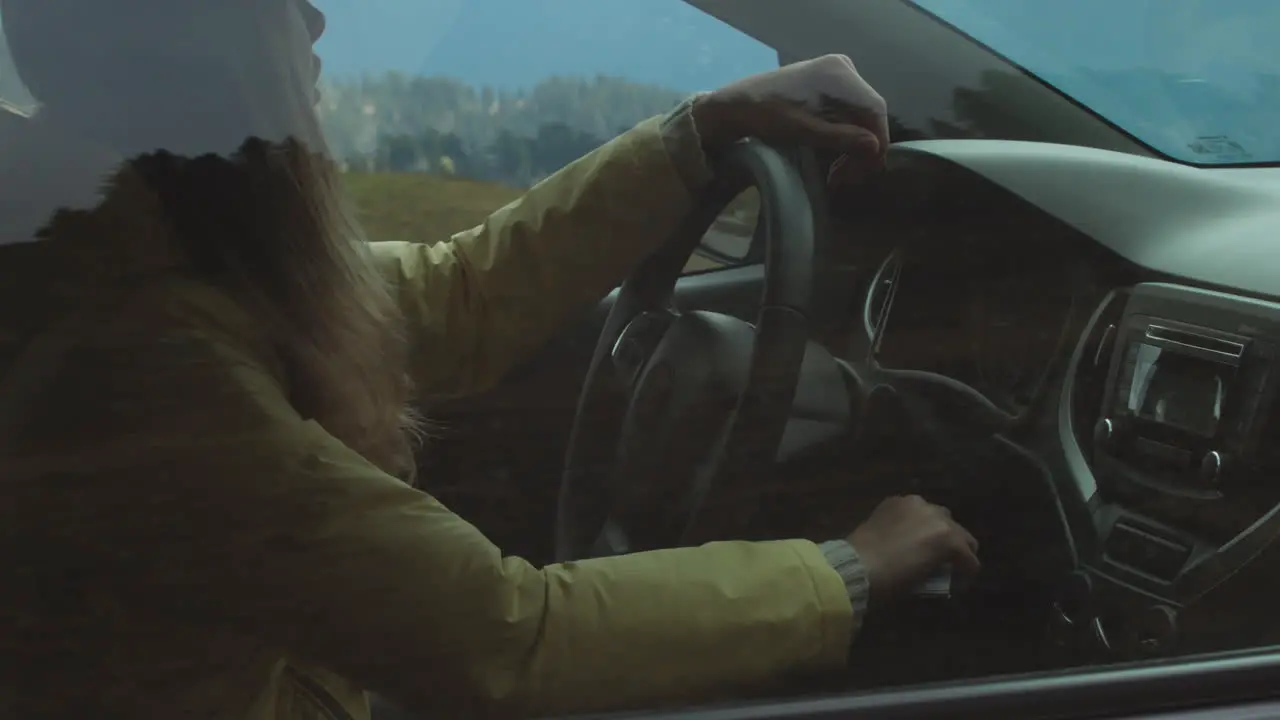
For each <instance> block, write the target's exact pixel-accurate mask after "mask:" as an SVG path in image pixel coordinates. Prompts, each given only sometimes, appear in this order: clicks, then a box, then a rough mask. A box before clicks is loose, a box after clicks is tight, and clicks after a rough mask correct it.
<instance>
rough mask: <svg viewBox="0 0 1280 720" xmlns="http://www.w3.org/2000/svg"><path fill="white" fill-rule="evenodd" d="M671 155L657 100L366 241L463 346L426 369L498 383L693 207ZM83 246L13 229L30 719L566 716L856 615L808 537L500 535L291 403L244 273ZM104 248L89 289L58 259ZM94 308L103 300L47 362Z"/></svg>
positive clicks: (822, 654) (663, 688)
mask: <svg viewBox="0 0 1280 720" xmlns="http://www.w3.org/2000/svg"><path fill="white" fill-rule="evenodd" d="M673 162H674V159H673V157H672V155H671V153H669V152H668V151H667V149H666V148H665V147H664V144H663V142H662V138H661V133H660V129H659V122H658V121H657V120H652V121H648V122H645V123H642V124H641V125H639V126H638V127H637V128H636V129H634V130H633V131H631V132H629V133H627V134H625V135H623V136H622V137H620V138H618V139H617V140H615V141H613V142H611V143H610V144H608V145H607V146H605V147H603V148H602V149H600V150H598V151H597V152H595V153H593V154H592V155H590V156H588V157H587V158H585V159H583V160H581V161H579V162H577V163H575V164H573V165H571V166H569V167H568V168H566V169H565V170H563V171H562V172H560V173H559V174H557V175H556V176H554V177H553V178H552V179H550V180H549V181H547V182H545V183H543V184H541V185H539V186H538V187H536V188H534V189H533V190H531V191H529V193H528V194H527V195H526V196H525V197H524V198H522V199H521V200H519V201H517V202H515V203H513V204H511V205H510V206H508V207H505V208H502V209H501V210H498V211H497V212H495V213H494V214H493V215H492V217H490V218H489V219H488V221H487V222H485V223H484V224H483V225H482V226H480V227H478V228H475V229H473V230H470V231H467V232H464V233H461V234H459V235H457V236H455V237H453V238H452V239H451V240H446V241H445V242H442V243H439V244H435V245H431V244H429V243H430V242H432V241H434V240H435V238H423V241H424V242H423V243H422V244H406V243H376V244H375V252H376V255H377V257H378V259H379V261H380V263H381V264H382V265H383V266H384V267H385V270H386V272H387V274H388V277H390V278H392V279H393V280H394V281H395V283H396V286H397V296H398V298H399V300H400V302H401V303H402V305H403V307H404V310H405V315H406V316H407V317H408V318H409V320H410V322H411V327H410V331H411V332H412V333H416V334H417V335H416V336H415V337H413V338H411V340H412V345H413V347H416V348H432V349H446V350H447V352H433V353H431V354H426V353H424V354H421V355H420V356H418V357H416V359H415V366H414V368H413V370H414V373H415V380H416V382H417V383H418V386H419V387H420V388H424V389H426V390H428V391H442V390H448V391H451V392H465V391H468V390H472V389H475V388H478V387H482V386H486V385H489V384H491V383H493V382H495V381H497V380H498V379H499V378H501V377H502V375H503V374H504V373H505V372H506V371H507V370H508V369H509V368H510V367H511V366H512V365H513V364H514V363H516V362H519V361H521V360H523V359H526V358H527V357H528V356H529V354H530V353H531V352H532V351H534V350H535V349H536V348H537V347H538V346H539V345H540V344H541V343H543V342H544V341H545V340H546V339H547V338H548V337H549V336H550V335H551V333H553V332H554V331H555V330H556V329H558V328H559V327H560V326H561V324H562V323H563V322H565V321H566V320H567V319H568V318H570V317H571V316H572V315H573V314H574V313H576V312H578V311H581V310H583V309H585V308H587V307H588V306H589V305H590V304H591V303H593V302H595V301H596V300H598V299H599V298H600V297H602V296H603V295H604V294H605V293H606V292H607V291H608V290H609V289H611V288H612V287H613V286H615V285H616V284H617V283H618V282H619V281H620V280H621V279H622V278H623V277H624V276H625V275H626V274H627V272H628V271H629V270H630V269H631V268H632V267H633V266H634V265H635V264H636V262H637V261H638V260H640V259H641V258H642V257H643V256H645V255H646V254H648V253H649V252H650V251H652V250H653V249H654V247H655V244H656V243H658V242H660V241H661V240H663V239H664V238H666V237H668V236H670V235H671V233H672V231H673V229H674V228H675V226H676V224H677V222H678V221H679V220H680V219H681V218H682V216H684V215H685V213H686V212H687V211H688V210H689V209H690V206H691V202H692V198H691V195H690V192H689V190H688V189H687V185H686V184H685V183H683V182H682V181H681V179H680V175H679V173H677V171H676V167H675V165H674V164H673ZM32 182H36V180H35V179H33V180H32ZM640 198H643V199H644V200H643V202H640V201H639V199H640ZM82 252H83V253H84V254H83V255H80V254H79V253H82ZM91 255H92V251H90V250H83V251H81V250H79V249H76V248H71V249H70V250H69V249H68V248H67V247H62V246H60V245H59V243H57V242H40V243H28V244H20V245H8V246H0V390H3V393H2V394H0V431H3V433H2V434H0V453H2V454H0V467H2V468H3V470H0V472H2V473H3V475H2V476H0V488H2V489H3V498H2V499H0V528H2V529H0V538H2V539H0V550H2V555H0V561H2V562H3V567H4V574H5V581H4V585H5V591H4V592H3V593H0V655H2V656H3V657H5V658H7V659H8V660H10V662H9V663H6V666H7V667H13V668H14V669H13V670H6V671H5V672H4V673H0V688H2V689H0V705H2V704H3V703H6V702H7V703H11V704H12V707H13V710H14V714H13V715H12V716H14V717H29V718H36V717H39V718H60V717H77V718H87V717H102V718H114V717H122V718H123V717H129V718H173V719H185V718H202V719H214V718H219V719H221V718H225V719H227V720H244V719H245V718H251V719H253V720H269V719H270V720H295V719H296V720H301V719H303V718H330V719H331V718H340V719H344V718H345V717H346V716H349V717H352V718H357V719H363V718H367V717H368V712H369V711H368V706H367V702H366V698H365V693H364V691H365V689H371V690H374V691H377V692H380V693H384V694H387V695H389V696H392V697H396V698H401V699H403V700H404V701H405V702H406V704H409V705H411V706H414V707H420V708H422V709H423V711H425V712H426V713H428V714H429V715H430V716H432V717H478V716H486V715H520V716H527V715H540V714H558V713H568V712H577V711H588V710H595V709H602V708H606V709H612V708H625V707H635V706H653V705H657V704H660V703H666V702H677V701H690V700H700V699H708V698H713V697H716V696H723V695H725V694H727V693H731V692H733V691H735V690H737V689H750V688H751V687H752V686H753V685H757V684H758V683H760V682H763V681H766V680H768V679H770V678H773V677H776V676H778V675H780V674H783V673H787V672H791V671H797V670H805V669H820V668H824V667H828V668H829V667H835V666H838V665H839V664H840V663H842V662H843V661H844V659H845V655H846V651H847V645H848V643H849V640H850V636H851V633H852V632H853V629H854V625H855V622H854V616H853V612H852V610H851V605H850V601H849V599H848V597H847V594H846V589H845V586H844V584H843V583H842V581H841V579H840V577H839V575H838V574H837V573H836V572H835V571H834V570H832V569H831V568H830V567H829V565H828V564H827V562H826V561H825V560H824V558H823V555H822V554H821V552H820V550H819V548H818V547H817V546H815V545H814V544H813V543H811V542H808V541H784V542H766V543H750V542H723V543H714V544H710V545H706V546H703V547H698V548H685V549H673V550H664V551H657V552H648V553H640V554H635V555H630V556H624V557H615V558H609V559H601V560H587V561H583V562H576V563H567V564H564V565H553V566H548V567H544V568H537V567H533V566H531V565H530V564H529V563H527V562H525V561H524V560H521V559H519V558H515V557H503V556H502V554H501V552H500V551H499V550H498V549H497V548H496V547H495V546H494V545H492V544H491V543H490V542H489V541H488V540H486V539H485V538H484V536H482V535H481V534H480V533H479V532H478V531H477V530H476V529H475V528H473V527H472V526H471V525H469V524H468V523H467V522H466V521H464V520H462V519H461V518H459V517H458V516H456V515H454V514H452V513H451V512H449V510H448V509H447V508H445V507H443V506H442V505H441V504H440V503H439V502H437V501H436V500H434V499H433V498H431V497H430V496H428V495H426V494H424V493H423V492H420V491H418V490H415V489H413V488H410V487H408V486H406V485H404V484H402V483H401V482H399V481H397V480H395V479H393V478H391V477H388V476H386V475H384V474H383V473H382V472H380V471H379V470H378V469H376V468H375V467H373V466H372V465H371V464H370V463H368V462H366V461H365V460H364V459H362V458H361V457H359V456H357V455H356V454H354V453H353V452H351V451H349V450H348V449H346V448H345V447H344V446H343V445H341V444H340V443H339V442H337V441H336V440H335V439H334V438H332V437H331V436H330V435H328V434H327V433H326V432H325V430H324V428H322V427H319V426H318V425H316V424H315V423H313V422H308V421H304V420H303V419H302V418H301V417H299V416H298V414H296V413H295V412H294V410H293V409H292V408H291V407H290V405H289V403H288V402H287V401H286V399H285V397H284V395H283V393H282V391H281V378H279V377H275V376H273V374H272V371H271V369H270V368H271V367H272V365H271V362H270V361H269V358H267V357H266V355H265V354H264V353H265V351H264V350H263V348H262V347H261V346H260V344H259V343H258V342H257V341H256V340H255V339H254V338H255V332H254V322H253V318H251V317H248V316H247V315H246V313H244V312H243V311H242V310H241V309H240V308H238V307H237V306H236V304H235V303H233V302H232V301H231V299H230V298H229V297H228V296H226V295H222V294H219V293H218V292H216V291H215V290H213V289H211V288H210V287H209V286H206V285H203V284H201V283H199V282H198V281H197V280H195V279H191V278H186V277H183V276H181V275H178V274H176V273H174V274H171V275H168V276H166V275H164V274H163V273H161V274H160V276H158V277H151V278H148V279H147V282H138V280H137V278H136V277H134V276H131V275H129V274H128V273H125V272H122V271H121V272H118V273H117V269H116V268H113V267H111V266H110V265H109V264H108V265H104V264H103V263H109V262H110V260H111V258H110V257H109V256H108V255H106V254H100V255H98V256H96V257H93V258H92V259H91V260H90V259H87V258H89V257H90V256H91ZM90 266H92V270H91V272H92V273H93V274H94V276H95V277H97V278H99V279H100V280H101V279H102V278H108V280H107V281H106V282H99V283H98V284H97V285H95V286H94V287H95V288H97V289H95V290H93V291H89V290H85V289H84V288H83V287H82V286H80V285H79V284H77V283H76V282H73V279H74V278H75V277H77V275H76V273H75V272H72V271H71V270H69V269H68V268H72V267H75V268H80V269H85V271H86V272H90V270H88V269H87V268H90ZM77 272H78V271H77ZM113 273H114V274H115V275H114V277H116V280H115V281H114V284H113V282H112V281H111V280H110V278H111V277H113ZM124 284H129V285H130V286H132V287H133V290H132V291H130V292H126V293H118V292H117V291H118V290H120V289H122V288H121V287H120V286H122V285H124ZM104 288H105V289H104ZM104 293H107V294H104ZM118 298H127V299H121V300H117V299H118ZM83 308H92V309H93V312H95V313H97V314H98V318H99V319H98V320H95V322H94V323H93V324H92V325H91V327H88V328H81V329H76V330H75V332H76V333H77V334H76V335H74V336H71V337H63V338H62V340H59V341H58V342H57V343H52V344H51V345H58V346H59V350H58V352H56V353H52V354H50V355H47V356H45V357H43V358H41V359H38V360H37V361H36V362H35V363H34V365H35V366H36V367H32V366H31V365H32V363H31V362H30V361H31V360H32V358H33V355H34V356H38V355H39V354H40V351H39V350H38V348H40V347H41V344H42V343H45V342H46V341H47V338H50V337H53V336H54V335H55V334H57V333H59V332H66V331H67V330H68V328H69V327H75V326H74V325H72V326H67V325H59V323H60V322H61V321H62V319H63V318H65V317H68V316H69V314H71V315H74V312H75V311H77V310H79V309H83ZM42 338H44V339H45V340H42ZM33 348H36V349H37V350H35V351H33ZM45 349H46V350H47V349H48V348H47V347H46V348H45ZM55 355H56V360H55V359H54V356H55ZM24 358H25V360H23V359H24ZM24 363H25V365H26V367H25V368H24V367H23V365H24ZM334 700H336V702H337V703H338V704H340V705H341V707H340V708H329V709H326V708H325V705H326V703H328V702H331V701H334ZM8 709H9V708H5V707H0V714H3V715H5V716H6V717H8V716H10V714H9V713H6V712H4V711H5V710H8ZM344 713H345V714H346V715H344Z"/></svg>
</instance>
